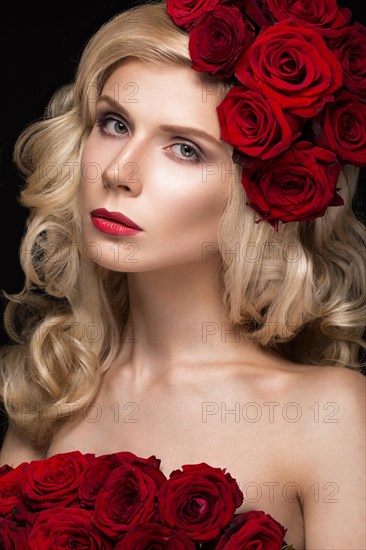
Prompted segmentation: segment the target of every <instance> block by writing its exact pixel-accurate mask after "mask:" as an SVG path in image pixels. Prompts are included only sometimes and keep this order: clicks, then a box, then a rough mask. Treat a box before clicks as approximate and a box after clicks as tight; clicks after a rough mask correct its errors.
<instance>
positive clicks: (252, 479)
mask: <svg viewBox="0 0 366 550" xmlns="http://www.w3.org/2000/svg"><path fill="white" fill-rule="evenodd" d="M221 396H222V394H221ZM104 397H105V396H104ZM227 397H228V396H227ZM232 397H234V396H232ZM251 399H252V398H251ZM264 403H269V402H268V401H264V402H263V401H260V400H257V401H253V400H251V401H247V400H243V399H237V398H236V397H235V398H234V401H233V400H232V398H230V399H229V398H227V399H226V400H222V399H221V400H218V399H216V397H215V396H214V395H212V396H211V397H210V396H208V397H207V393H206V394H205V399H204V400H203V399H202V396H201V397H199V396H198V395H196V394H195V393H194V392H193V393H192V392H190V393H189V394H185V395H184V394H183V393H180V394H179V397H178V396H177V395H174V394H170V392H169V391H167V392H166V393H165V394H159V393H155V392H151V393H150V394H149V395H145V396H144V398H143V399H142V398H141V396H139V395H137V394H136V395H133V394H127V393H126V395H125V396H123V398H122V399H113V398H112V399H105V398H103V395H102V394H100V395H99V396H98V399H96V400H95V401H94V402H93V403H92V404H91V405H90V407H89V408H88V409H87V410H86V411H85V413H84V414H83V415H82V417H80V418H78V419H77V420H75V421H74V422H72V423H68V424H66V425H65V426H64V427H63V428H61V430H60V431H59V432H58V434H57V437H55V439H54V441H53V442H52V444H51V446H50V447H49V449H48V453H47V456H52V455H54V454H56V453H59V452H65V451H70V450H73V449H79V450H80V451H81V452H92V453H95V454H96V455H97V456H98V455H101V454H106V453H113V452H118V451H131V452H134V453H135V454H137V455H138V456H141V457H145V458H146V457H149V456H151V455H155V456H156V457H157V458H159V459H160V460H161V464H160V468H161V470H162V471H163V473H164V474H165V475H166V476H167V477H169V474H170V473H171V472H172V471H173V470H175V469H180V468H181V467H182V465H183V464H194V463H200V462H206V463H207V464H209V465H211V466H214V467H219V468H225V469H226V471H227V472H229V473H230V474H231V475H232V477H233V478H235V480H236V481H237V483H238V485H239V488H240V489H241V491H242V493H243V497H244V500H243V504H242V505H241V506H240V508H238V509H237V510H236V513H241V512H244V511H248V510H263V511H264V512H266V513H269V514H271V515H272V516H273V517H274V518H275V519H277V521H279V522H280V523H281V524H282V525H284V526H285V527H286V528H287V529H288V531H287V534H286V537H285V539H286V541H287V542H288V543H292V544H293V545H294V547H295V548H296V550H301V549H303V548H304V527H303V516H302V510H301V505H300V501H299V499H298V494H299V492H300V493H301V485H300V483H299V482H298V481H297V480H296V466H295V467H294V465H293V464H291V459H289V457H290V456H291V449H292V448H293V445H294V442H295V438H296V429H295V427H294V424H293V423H290V422H284V421H283V415H282V414H281V413H280V411H277V413H279V414H278V418H277V417H276V410H277V407H276V408H274V407H273V406H272V407H271V406H270V405H265V404H264ZM288 412H289V411H288ZM289 414H290V412H289ZM281 418H282V421H281ZM276 420H277V421H276ZM290 464H291V465H290Z"/></svg>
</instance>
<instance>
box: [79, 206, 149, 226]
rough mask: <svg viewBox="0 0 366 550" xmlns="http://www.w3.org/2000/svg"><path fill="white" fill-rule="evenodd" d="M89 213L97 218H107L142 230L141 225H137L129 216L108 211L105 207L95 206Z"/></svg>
mask: <svg viewBox="0 0 366 550" xmlns="http://www.w3.org/2000/svg"><path fill="white" fill-rule="evenodd" d="M90 215H91V216H96V217H97V218H105V219H107V220H112V221H116V222H118V223H123V225H127V227H132V228H133V229H138V230H139V231H142V229H141V227H139V226H138V225H137V224H135V223H134V222H133V221H132V220H130V218H127V216H124V215H123V214H121V213H120V212H109V211H108V210H106V209H105V208H96V209H95V210H92V212H90Z"/></svg>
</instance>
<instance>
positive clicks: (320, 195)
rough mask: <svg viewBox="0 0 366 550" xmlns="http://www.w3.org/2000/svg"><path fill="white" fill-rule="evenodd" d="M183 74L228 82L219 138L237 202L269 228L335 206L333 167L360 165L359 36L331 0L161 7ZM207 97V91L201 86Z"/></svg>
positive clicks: (365, 142) (215, 1)
mask: <svg viewBox="0 0 366 550" xmlns="http://www.w3.org/2000/svg"><path fill="white" fill-rule="evenodd" d="M167 13H168V15H169V16H170V17H171V19H172V20H173V22H174V23H175V24H176V25H177V26H179V27H182V28H183V29H185V30H186V31H187V32H188V33H189V53H190V57H191V60H192V68H193V69H195V70H196V71H204V72H207V73H208V74H210V75H212V76H214V77H216V78H218V79H220V80H222V81H224V82H228V83H230V90H229V92H228V93H227V94H226V96H225V97H224V99H223V100H222V102H221V103H220V105H218V107H217V113H218V118H219V122H220V129H221V139H222V140H223V141H225V142H227V143H229V144H230V145H231V146H232V147H233V150H234V152H233V160H234V162H236V163H238V164H241V165H243V166H244V167H245V169H244V170H243V175H242V181H241V183H242V185H243V188H244V190H245V192H246V196H247V201H248V202H247V204H248V205H249V206H250V207H251V208H252V209H253V210H255V211H256V212H257V213H258V214H259V216H260V217H259V219H258V220H257V222H259V221H261V220H266V221H267V222H268V223H270V224H271V225H273V226H274V228H275V229H276V230H277V228H278V224H279V222H282V223H287V222H296V221H299V222H305V221H309V220H313V219H315V218H318V217H320V216H323V215H324V214H325V212H326V210H327V208H328V207H329V206H342V205H343V204H344V201H343V198H342V196H341V195H339V194H338V191H339V190H340V189H338V188H337V185H338V178H339V175H340V171H341V168H342V166H343V165H345V164H351V165H353V166H356V167H365V166H366V130H365V129H366V63H365V58H366V28H365V27H364V26H363V25H361V24H360V23H359V22H357V21H356V22H354V21H352V13H351V11H350V10H349V9H348V8H345V7H341V6H339V5H338V4H337V1H336V0H307V1H297V2H294V1H293V0H250V1H247V0H167ZM207 93H212V92H211V91H210V89H209V88H207Z"/></svg>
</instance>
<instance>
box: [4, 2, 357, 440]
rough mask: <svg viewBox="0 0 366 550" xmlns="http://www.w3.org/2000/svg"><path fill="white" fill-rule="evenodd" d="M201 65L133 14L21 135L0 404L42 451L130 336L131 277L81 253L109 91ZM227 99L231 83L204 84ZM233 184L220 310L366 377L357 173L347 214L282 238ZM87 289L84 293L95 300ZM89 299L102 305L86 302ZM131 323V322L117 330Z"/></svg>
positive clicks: (254, 334) (307, 356)
mask: <svg viewBox="0 0 366 550" xmlns="http://www.w3.org/2000/svg"><path fill="white" fill-rule="evenodd" d="M131 56H133V57H135V58H139V59H142V60H145V61H147V62H149V63H155V64H158V65H167V64H168V65H169V64H170V65H171V66H172V67H173V66H176V65H180V66H186V67H190V66H191V60H190V57H189V50H188V34H187V33H186V32H185V31H184V30H182V29H180V28H178V27H177V26H176V25H174V24H173V22H172V21H171V19H170V17H169V16H168V15H167V13H166V6H165V2H164V1H163V2H158V3H156V2H153V3H148V4H145V5H144V6H140V7H138V6H137V7H134V8H132V9H130V10H128V11H126V12H124V13H122V14H120V15H118V16H115V17H114V18H113V19H112V20H111V21H110V22H108V23H106V24H105V25H103V26H102V27H101V29H100V30H99V31H98V32H97V33H96V34H95V35H94V37H92V39H91V40H90V42H89V43H88V44H87V46H86V48H85V50H84V53H83V55H82V57H81V60H80V64H79V68H78V71H77V74H76V78H75V82H73V83H71V84H69V85H67V86H65V87H64V88H62V89H61V90H59V91H57V93H56V94H55V95H54V97H53V98H52V100H51V102H50V104H49V106H48V107H47V110H46V114H45V117H44V119H43V120H41V121H38V122H36V123H34V124H32V125H30V126H29V127H28V128H26V129H25V130H24V132H23V133H22V135H21V136H20V137H19V139H18V141H17V144H16V148H15V153H14V159H15V162H16V165H17V166H18V168H19V170H20V171H21V172H22V174H23V175H24V179H25V182H26V183H25V185H24V187H23V189H22V191H21V193H20V197H19V201H20V203H21V204H22V205H23V206H25V207H26V208H28V209H29V212H30V214H29V217H28V220H27V226H26V231H25V233H24V236H23V239H22V243H21V250H20V259H21V265H22V269H23V271H24V274H25V284H24V288H23V290H22V291H21V292H19V293H17V294H12V295H9V294H6V293H5V295H6V297H7V299H8V303H7V307H6V310H5V317H4V323H5V328H6V330H7V333H8V335H9V337H10V339H11V341H12V343H11V344H9V345H7V346H3V348H2V352H1V363H0V374H1V376H0V398H1V400H2V402H3V404H4V407H5V410H6V412H7V414H8V416H9V419H10V422H11V423H12V424H13V426H14V427H15V428H16V429H17V430H18V432H19V433H20V434H21V435H22V436H24V437H26V438H28V439H29V440H31V441H32V442H33V443H34V444H35V445H36V446H37V447H39V448H41V449H45V448H47V446H48V444H49V442H50V441H51V439H52V436H53V433H54V431H55V429H57V428H58V427H59V426H61V425H62V424H63V423H65V422H66V421H67V420H68V419H69V418H70V417H71V415H75V413H77V412H82V411H83V410H85V408H86V407H87V406H88V405H89V404H90V403H91V401H92V400H93V398H94V397H95V395H96V393H97V391H98V389H99V386H100V383H101V380H102V375H103V373H104V372H105V371H106V370H107V369H108V368H109V367H110V365H111V364H112V362H113V360H114V359H115V357H116V356H117V354H118V352H119V350H120V346H121V342H122V340H123V337H124V332H125V329H126V319H127V314H128V307H129V303H128V292H127V282H126V274H125V273H120V272H115V271H108V270H107V269H105V268H103V267H101V266H99V265H97V264H96V263H95V262H93V261H92V260H91V259H90V257H89V255H88V253H87V251H86V250H85V248H84V247H83V245H82V238H81V227H80V216H79V199H80V195H79V191H80V158H81V153H82V151H83V145H84V143H85V140H86V138H87V136H88V135H89V133H90V131H91V128H92V127H93V124H94V122H95V102H96V99H97V98H98V96H99V94H100V92H101V89H102V87H103V84H104V82H105V81H106V79H107V78H108V76H109V75H110V74H111V72H112V71H113V70H114V69H115V68H116V66H117V65H118V64H119V63H121V61H122V60H124V59H126V58H127V57H131ZM200 78H202V80H203V81H205V82H207V83H210V85H212V86H215V87H217V88H218V92H219V95H220V97H224V95H225V93H226V92H227V90H228V87H229V86H230V84H224V83H223V82H221V81H219V80H217V79H215V78H211V77H209V76H208V75H205V74H203V73H202V74H200ZM233 168H234V172H235V173H234V175H233V176H232V181H231V185H230V192H229V196H228V200H227V204H226V207H225V210H224V212H223V215H222V218H221V220H220V223H219V227H218V239H219V250H220V252H221V256H222V267H221V276H222V281H223V285H224V292H223V297H222V298H223V302H224V304H225V306H226V307H227V310H228V313H229V315H230V319H231V321H232V323H234V324H235V325H237V326H238V327H239V328H240V330H241V331H242V333H243V334H244V335H245V338H247V339H248V340H249V341H252V342H257V343H259V344H261V345H263V346H270V347H276V348H277V349H278V350H279V351H280V352H281V353H282V354H283V355H284V356H286V357H288V358H291V359H292V360H293V361H295V362H298V363H303V364H313V365H342V366H347V367H349V368H353V369H361V364H360V362H359V354H360V350H361V349H363V348H364V347H365V346H364V340H363V339H362V335H363V330H364V319H365V266H364V261H363V257H362V251H363V250H364V246H365V227H364V224H363V223H362V220H359V219H357V217H356V215H355V213H354V212H353V210H352V201H353V198H354V194H355V189H356V184H357V179H358V170H357V169H356V168H354V167H351V166H346V167H345V168H344V170H343V171H342V174H341V177H340V179H339V183H338V187H339V188H340V191H339V194H340V195H341V196H342V197H343V199H344V203H345V204H344V206H342V207H337V208H328V211H327V212H326V213H325V215H324V216H323V217H321V218H317V219H316V220H313V221H310V222H306V223H288V224H283V225H282V226H281V230H280V231H279V232H278V233H275V232H274V231H273V228H272V227H271V226H270V225H269V224H267V223H259V224H256V223H255V220H256V215H255V213H254V212H253V210H252V209H251V208H249V207H248V206H247V205H246V198H245V193H244V190H243V187H242V185H241V184H240V179H241V170H242V168H241V167H240V166H239V165H234V164H233ZM86 288H87V289H88V290H87V292H85V289H86ZM90 296H93V299H92V300H91V299H90ZM121 320H122V322H121Z"/></svg>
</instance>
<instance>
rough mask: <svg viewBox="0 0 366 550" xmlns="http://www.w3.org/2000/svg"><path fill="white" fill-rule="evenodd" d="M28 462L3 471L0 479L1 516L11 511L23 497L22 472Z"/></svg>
mask: <svg viewBox="0 0 366 550" xmlns="http://www.w3.org/2000/svg"><path fill="white" fill-rule="evenodd" d="M27 465H28V462H22V463H21V464H19V465H18V466H17V467H16V468H11V467H10V470H8V471H7V473H3V475H2V476H1V481H0V517H4V516H7V515H9V514H10V513H11V511H12V510H13V508H14V506H15V505H16V504H18V503H19V500H20V498H21V495H20V491H19V486H20V480H21V478H22V474H23V471H24V469H25V468H26V466H27ZM4 471H5V470H4Z"/></svg>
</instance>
